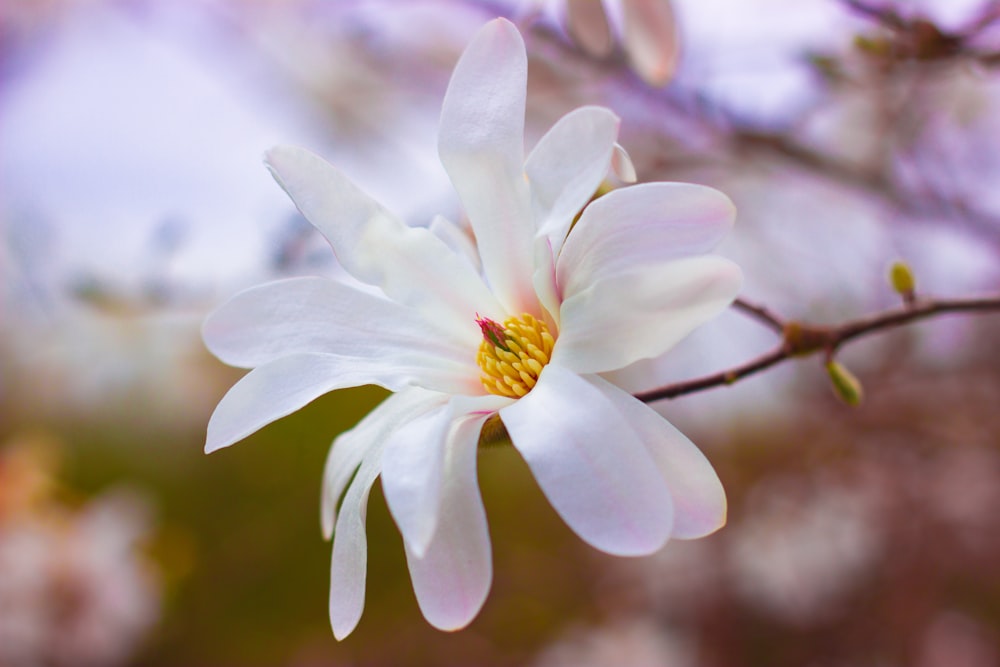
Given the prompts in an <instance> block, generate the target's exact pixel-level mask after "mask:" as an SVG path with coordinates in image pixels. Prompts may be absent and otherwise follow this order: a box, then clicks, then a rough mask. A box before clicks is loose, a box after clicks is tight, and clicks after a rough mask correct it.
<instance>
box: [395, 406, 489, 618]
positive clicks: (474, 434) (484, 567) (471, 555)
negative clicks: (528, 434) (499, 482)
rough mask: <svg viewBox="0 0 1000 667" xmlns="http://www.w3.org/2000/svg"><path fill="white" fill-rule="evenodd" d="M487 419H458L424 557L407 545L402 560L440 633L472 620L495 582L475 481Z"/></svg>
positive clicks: (483, 512) (450, 443)
mask: <svg viewBox="0 0 1000 667" xmlns="http://www.w3.org/2000/svg"><path fill="white" fill-rule="evenodd" d="M488 416H489V415H471V416H469V417H467V418H464V419H462V420H460V421H459V422H458V423H457V424H456V427H455V430H454V431H453V432H452V434H451V437H450V439H449V444H448V455H447V457H446V461H445V470H444V485H443V487H442V492H441V516H440V520H439V521H438V525H437V529H436V530H435V531H434V537H433V539H431V541H430V544H429V545H428V546H427V548H426V551H425V552H424V555H423V556H422V557H418V556H417V555H416V554H415V553H414V550H413V549H412V548H411V547H410V545H409V544H408V543H404V544H405V546H406V562H407V564H408V565H409V568H410V579H411V580H412V581H413V590H414V592H415V593H416V595H417V602H418V603H419V604H420V611H422V612H423V614H424V617H425V618H426V619H427V620H428V621H429V622H430V623H431V625H433V626H434V627H436V628H438V629H440V630H458V629H459V628H462V627H465V626H466V625H468V624H469V622H470V621H472V619H473V618H475V616H476V614H478V613H479V610H480V609H481V608H482V606H483V603H484V602H485V601H486V596H487V594H488V593H489V590H490V583H491V581H492V578H493V564H492V557H491V554H490V534H489V529H488V527H487V524H486V512H485V510H484V509H483V502H482V499H481V497H480V495H479V484H478V482H477V480H476V450H477V447H478V441H479V431H480V429H481V428H482V426H483V422H484V421H485V420H486V419H487V418H488Z"/></svg>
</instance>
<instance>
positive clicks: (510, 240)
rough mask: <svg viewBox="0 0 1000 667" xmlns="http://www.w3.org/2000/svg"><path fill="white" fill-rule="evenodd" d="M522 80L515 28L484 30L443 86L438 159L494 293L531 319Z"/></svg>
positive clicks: (499, 24) (524, 67)
mask: <svg viewBox="0 0 1000 667" xmlns="http://www.w3.org/2000/svg"><path fill="white" fill-rule="evenodd" d="M527 76H528V64H527V56H526V55H525V52H524V42H523V41H522V39H521V35H520V33H518V31H517V28H515V27H514V25H513V24H512V23H510V21H507V20H506V19H496V20H494V21H491V22H489V23H488V24H486V26H485V27H483V28H482V29H481V30H480V31H479V32H478V33H477V34H476V36H475V37H474V38H473V40H472V42H471V43H470V44H469V46H468V48H466V50H465V53H463V54H462V57H461V58H460V59H459V61H458V64H457V65H456V66H455V72H454V74H452V77H451V82H450V83H449V84H448V92H447V93H446V94H445V98H444V104H443V106H442V109H441V130H440V134H439V138H438V152H439V153H440V155H441V162H442V163H443V164H444V168H445V170H446V171H447V172H448V176H449V177H450V178H451V181H452V183H453V184H454V185H455V189H456V190H457V191H458V195H459V197H460V198H461V199H462V204H463V206H464V207H465V211H466V213H467V214H468V216H469V221H470V222H471V223H472V228H473V230H474V231H475V234H476V242H477V245H478V247H479V255H480V258H481V259H482V263H483V272H484V273H485V275H486V279H487V282H488V283H489V285H490V286H491V288H492V290H493V292H494V293H495V294H496V295H497V298H498V299H499V300H500V302H501V303H502V304H503V305H504V306H505V307H506V308H507V310H508V312H513V313H520V312H533V313H536V314H537V310H538V308H537V303H536V301H535V298H534V292H533V291H532V289H531V275H532V271H533V266H532V258H533V256H532V240H533V238H534V234H535V227H534V222H533V220H532V219H531V209H530V204H529V198H528V186H527V183H526V182H525V179H524V100H525V94H526V91H527ZM500 319H502V318H500Z"/></svg>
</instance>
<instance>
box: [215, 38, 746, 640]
mask: <svg viewBox="0 0 1000 667" xmlns="http://www.w3.org/2000/svg"><path fill="white" fill-rule="evenodd" d="M526 63H527V58H526V54H525V50H524V44H523V42H522V40H521V36H520V34H519V33H518V32H517V30H516V29H515V28H514V26H513V25H512V24H511V23H509V22H508V21H506V20H503V19H498V20H496V21H493V22H491V23H490V24H488V25H487V26H486V27H485V28H484V29H483V30H482V31H480V33H479V34H478V35H477V36H476V38H475V39H474V40H473V42H472V44H471V45H470V46H469V47H468V49H467V50H466V52H465V54H464V55H463V56H462V58H461V60H460V61H459V63H458V65H457V67H456V70H455V73H454V75H453V77H452V80H451V83H450V85H449V88H448V92H447V94H446V96H445V100H444V108H443V111H442V117H441V133H440V138H439V152H440V155H441V159H442V161H443V163H444V166H445V169H446V170H447V171H448V174H449V176H450V178H451V180H452V182H453V184H454V186H455V188H456V190H457V191H458V194H459V196H460V198H461V200H462V202H463V204H464V206H465V210H466V212H467V214H468V217H469V219H470V223H471V226H472V228H473V231H474V233H475V238H476V244H475V245H473V244H464V245H463V244H462V243H461V242H460V236H459V235H457V234H452V235H450V236H449V237H448V240H447V241H446V240H443V238H442V236H439V235H437V234H436V233H435V232H440V233H441V234H444V230H448V229H450V227H449V225H448V223H445V222H443V221H440V220H439V221H437V222H436V224H435V225H433V226H432V228H431V229H424V228H411V227H407V226H406V225H404V224H403V223H402V222H400V221H399V220H398V219H397V218H395V217H394V216H392V215H391V214H390V213H388V212H387V211H386V210H385V209H383V208H382V207H381V206H380V205H379V204H378V203H376V202H375V201H374V200H372V199H370V198H369V197H368V196H367V195H365V194H363V193H362V192H361V191H360V190H358V189H357V188H356V187H355V186H354V185H352V184H351V183H350V182H349V181H348V180H347V179H346V178H345V177H344V176H343V175H342V174H341V173H340V172H338V171H337V170H335V169H334V168H333V167H331V166H330V165H329V164H327V163H326V162H324V161H323V160H322V159H320V158H318V157H316V156H315V155H313V154H311V153H309V152H307V151H304V150H302V149H297V148H287V147H286V148H277V149H274V150H272V151H271V152H270V153H269V154H268V165H269V167H270V168H271V170H272V172H273V173H274V175H275V178H276V179H277V180H278V182H279V183H280V184H281V185H282V187H283V188H284V189H285V190H286V191H287V192H288V193H289V195H290V196H291V198H292V199H293V200H294V201H295V203H296V204H297V206H298V207H299V209H300V210H301V211H302V213H303V214H304V215H305V217H306V218H307V219H309V220H310V221H311V222H312V223H313V224H314V225H315V226H316V227H317V228H318V229H319V230H320V231H321V232H322V233H323V234H324V235H325V236H326V237H327V239H328V240H329V241H330V243H331V245H332V246H333V249H334V252H335V253H336V255H337V258H338V260H339V261H340V264H341V265H342V266H343V268H344V269H345V270H346V272H347V273H348V274H350V276H352V277H353V280H352V281H344V280H334V279H324V278H296V279H290V280H284V281H279V282H275V283H270V284H266V285H262V286H260V287H257V288H254V289H251V290H248V291H246V292H243V293H242V294H239V295H237V296H236V297H234V298H233V299H232V300H231V301H229V302H228V303H227V304H225V305H223V306H222V307H221V308H220V309H219V310H218V311H216V312H215V313H214V314H213V315H212V316H210V317H209V319H208V320H207V322H206V324H205V327H204V335H205V340H206V343H207V345H208V346H209V348H210V349H211V350H212V351H213V352H214V353H215V354H216V355H217V356H219V357H220V358H221V359H222V360H223V361H225V362H227V363H230V364H232V365H235V366H241V367H245V368H253V369H254V370H252V371H251V372H250V373H249V374H248V375H247V376H246V377H244V378H243V379H242V380H241V381H240V382H239V383H237V384H236V385H235V386H234V387H233V388H232V389H231V390H230V391H229V393H228V394H227V395H226V396H225V397H224V398H223V400H222V401H221V402H220V404H219V406H218V407H217V408H216V411H215V414H214V415H213V416H212V419H211V421H210V423H209V426H208V439H207V444H206V450H207V451H214V450H216V449H219V448H222V447H226V446H229V445H231V444H233V443H235V442H236V441H238V440H240V439H242V438H244V437H246V436H248V435H249V434H251V433H253V432H254V431H256V430H258V429H259V428H261V427H263V426H264V425H266V424H268V423H270V422H272V421H274V420H276V419H278V418H280V417H282V416H284V415H287V414H289V413H291V412H293V411H295V410H297V409H299V408H301V407H302V406H304V405H305V404H307V403H309V402H310V401H312V400H313V399H315V398H316V397H318V396H320V395H322V394H324V393H326V392H329V391H332V390H334V389H339V388H343V387H352V386H358V385H363V384H377V385H381V386H383V387H385V388H387V389H390V390H392V391H395V392H397V393H396V394H394V395H393V396H391V397H390V398H389V399H387V400H386V401H385V402H384V403H383V404H382V405H381V406H379V407H378V408H377V409H376V410H374V411H373V412H372V413H371V414H370V415H368V416H367V417H366V418H365V419H364V420H362V421H361V423H360V424H358V426H357V427H355V428H354V429H353V430H352V431H350V432H348V433H345V434H343V435H341V436H340V437H339V438H337V440H336V441H335V442H334V447H333V448H332V450H331V454H330V457H329V459H328V462H327V466H326V471H325V474H324V491H323V517H322V518H323V527H324V530H325V532H326V534H327V535H330V534H332V533H334V527H336V531H335V537H334V544H333V562H332V576H331V578H332V585H331V598H330V617H331V622H332V625H333V630H334V634H335V635H336V636H337V637H338V638H340V637H344V636H346V635H347V634H348V633H350V632H351V631H352V630H353V628H354V627H355V625H356V624H357V622H358V619H359V618H360V616H361V612H362V609H363V606H364V593H365V574H366V560H367V544H366V538H365V515H366V505H367V498H368V494H369V491H370V489H371V487H372V484H373V483H374V482H375V480H376V479H377V478H378V477H379V476H380V475H381V478H382V487H383V489H384V492H385V496H386V500H387V503H388V506H389V509H390V511H391V513H392V515H393V518H394V519H395V521H396V523H397V525H398V526H399V528H400V532H401V533H402V535H403V542H404V546H405V548H406V555H407V560H408V563H409V568H410V574H411V578H412V580H413V586H414V589H415V591H416V594H417V599H418V601H419V603H420V608H421V610H422V612H423V614H424V616H425V617H426V618H427V619H428V620H429V621H430V622H431V623H432V624H433V625H435V626H436V627H438V628H442V629H449V630H452V629H457V628H460V627H463V626H464V625H466V624H467V623H469V622H470V621H471V620H472V618H473V617H474V616H475V615H476V614H477V613H478V611H479V609H480V607H481V606H482V604H483V602H484V600H485V598H486V595H487V592H488V590H489V587H490V582H491V579H492V564H491V557H490V539H489V533H488V530H487V525H486V517H485V513H484V510H483V505H482V501H481V499H480V495H479V489H478V484H477V481H476V450H477V446H478V441H479V436H480V431H481V429H482V428H483V425H484V424H485V423H486V422H487V420H490V419H491V418H493V417H494V416H495V415H499V419H500V420H502V422H503V425H504V426H505V427H506V430H507V432H508V433H509V435H510V438H511V440H512V441H513V444H514V446H515V447H516V448H517V449H518V451H519V452H520V454H521V455H522V456H523V458H524V459H525V461H526V462H527V463H528V465H529V467H530V468H531V470H532V472H533V474H534V475H535V477H536V479H537V480H538V482H539V484H540V486H541V488H542V489H543V491H544V492H545V494H546V495H547V497H548V499H549V500H550V502H551V503H552V505H553V506H554V507H555V509H556V511H557V512H558V513H559V514H560V515H561V516H562V517H563V519H564V520H565V521H566V522H567V523H568V524H569V525H570V526H571V527H572V528H573V529H574V530H575V531H576V532H577V533H578V534H579V535H580V536H581V537H582V538H583V539H584V540H586V541H587V542H589V543H590V544H591V545H593V546H594V547H596V548H598V549H601V550H603V551H606V552H608V553H612V554H620V555H638V554H648V553H651V552H654V551H656V550H657V549H659V548H660V547H662V546H663V544H664V543H665V542H666V541H667V539H668V538H670V537H671V536H673V537H679V538H692V537H699V536H702V535H705V534H707V533H710V532H712V531H714V530H716V529H717V528H718V527H719V526H721V525H722V524H723V522H724V521H725V511H726V505H725V496H724V493H723V491H722V487H721V484H720V483H719V480H718V478H717V477H716V475H715V472H714V471H713V470H712V468H711V466H710V465H709V463H708V461H707V460H706V459H705V457H704V456H703V455H702V454H701V452H700V451H699V450H698V449H697V448H696V447H695V446H694V445H693V444H692V443H691V442H690V441H689V440H688V439H687V438H686V437H684V435H683V434H681V433H680V432H679V431H677V429H675V428H674V427H672V426H671V425H670V424H669V423H667V422H666V421H665V420H663V419H662V418H661V417H660V416H659V415H658V414H657V413H656V412H654V411H653V410H652V409H650V408H649V407H647V406H646V405H645V404H643V403H641V402H639V401H638V400H636V399H635V398H633V397H632V396H631V395H629V394H628V393H626V392H625V391H623V390H622V389H620V388H619V387H617V386H615V385H614V384H612V383H611V382H609V381H608V380H607V379H605V378H604V377H602V374H604V373H607V372H610V371H613V370H615V369H619V368H622V367H623V366H626V365H628V364H630V363H632V362H635V361H637V360H639V359H643V358H651V357H657V356H659V355H661V354H663V353H664V352H666V351H667V350H668V349H669V348H670V347H672V346H673V345H674V344H675V343H676V342H677V341H679V340H680V339H681V338H683V337H684V336H685V335H687V334H688V333H689V332H690V331H691V330H692V329H694V328H695V327H697V326H698V325H699V324H701V323H702V322H704V321H705V320H707V319H709V318H711V317H713V316H714V315H715V314H717V313H718V312H719V311H721V310H722V309H724V308H725V307H726V306H727V305H728V304H729V303H730V302H731V301H732V299H733V298H734V296H735V295H736V293H737V291H738V289H739V286H740V283H741V274H740V271H739V269H738V268H737V267H736V266H735V265H734V264H733V263H732V262H730V261H728V260H725V259H722V258H720V257H716V256H712V255H707V254H706V253H707V252H708V251H710V250H711V249H712V248H713V247H714V246H715V245H716V244H717V243H718V241H719V240H720V239H721V237H722V236H723V235H724V234H725V233H726V232H727V231H728V230H729V228H730V226H731V224H732V221H733V215H734V210H733V207H732V204H731V203H730V201H729V200H728V198H726V197H725V196H724V195H722V194H721V193H719V192H717V191H715V190H712V189H710V188H705V187H701V186H695V185H688V184H681V183H649V184H644V185H637V186H634V187H628V188H623V189H620V190H616V191H613V192H611V193H609V194H607V195H605V196H603V197H601V198H599V199H597V200H596V201H594V202H593V203H591V204H590V205H589V206H587V203H588V201H589V200H590V198H591V197H592V196H593V195H594V193H595V191H596V190H597V188H598V186H599V185H600V183H601V181H602V179H603V178H604V177H605V175H606V174H607V172H608V169H609V167H610V166H611V165H612V162H613V161H614V159H615V156H616V155H617V156H618V158H619V159H620V158H621V156H622V154H621V153H620V149H618V147H617V145H616V138H617V130H618V118H617V117H616V116H615V115H614V114H612V113H611V112H610V111H609V110H607V109H603V108H599V107H583V108H580V109H577V110H575V111H573V112H571V113H570V114H568V115H566V116H565V117H564V118H562V119H561V120H560V121H559V122H558V123H556V125H555V126H554V127H553V128H552V129H551V130H550V131H549V132H548V133H547V134H546V135H545V136H544V137H543V138H542V139H541V140H540V142H539V143H538V145H537V146H536V147H535V149H534V150H533V151H532V152H531V154H530V155H529V156H528V157H527V159H525V157H524V151H523V125H524V103H525V95H526V80H527V64H526ZM584 206H586V208H585V209H584V210H583V213H582V214H581V215H580V216H579V219H578V220H577V219H576V217H577V214H578V213H579V212H580V210H581V209H583V208H584ZM574 220H576V222H575V225H574ZM571 226H572V227H573V233H572V234H571V235H569V236H567V234H568V233H569V230H570V227H571ZM463 247H464V248H465V249H466V250H464V251H463V250H461V249H462V248H463ZM355 471H357V472H356V474H355ZM345 489H346V494H345V495H344V499H343V502H342V504H341V506H340V509H339V512H338V511H337V503H338V499H339V498H340V496H341V495H342V494H343V493H344V491H345Z"/></svg>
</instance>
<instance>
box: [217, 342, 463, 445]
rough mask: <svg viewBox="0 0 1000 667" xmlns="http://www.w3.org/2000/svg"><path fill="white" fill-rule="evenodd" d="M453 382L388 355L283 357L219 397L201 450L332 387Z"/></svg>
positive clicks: (448, 385) (449, 385)
mask: <svg viewBox="0 0 1000 667" xmlns="http://www.w3.org/2000/svg"><path fill="white" fill-rule="evenodd" d="M453 382H454V377H453V375H452V374H451V373H450V372H443V373H442V374H441V375H440V376H434V375H432V374H430V373H428V371H427V369H426V368H413V367H411V366H399V365H397V364H396V362H395V361H394V360H393V359H392V358H391V355H387V356H386V358H384V359H375V360H366V361H364V362H360V361H359V360H357V359H348V358H344V357H338V356H335V355H331V354H297V355H292V356H288V357H283V358H281V359H278V360H277V361H273V362H271V363H269V364H265V365H263V366H260V367H258V368H255V369H254V370H252V371H250V372H249V373H247V374H246V375H245V376H243V378H242V379H240V381H239V382H237V383H236V384H235V385H233V387H232V388H231V389H230V390H229V391H228V392H227V393H226V395H225V396H223V397H222V400H221V401H219V405H218V406H216V408H215V412H213V413H212V417H211V419H209V422H208V437H207V440H206V442H205V452H206V453H211V452H214V451H216V450H218V449H222V448H223V447H228V446H229V445H232V444H233V443H235V442H238V441H239V440H242V439H243V438H245V437H247V436H248V435H250V434H251V433H254V432H255V431H258V430H259V429H261V428H263V427H264V426H266V425H268V424H270V423H271V422H273V421H276V420H278V419H280V418H282V417H284V416H286V415H289V414H291V413H293V412H295V411H296V410H298V409H300V408H302V407H303V406H305V405H307V404H309V403H311V402H312V401H314V400H316V399H317V398H319V397H320V396H322V395H323V394H325V393H327V392H330V391H333V390H334V389H343V388H344V387H358V386H361V385H364V384H377V385H379V386H382V387H385V388H386V389H390V390H393V391H398V390H400V389H403V388H405V387H410V386H422V387H425V388H435V389H437V388H439V387H440V388H441V391H446V392H447V393H453V392H455V391H458V390H460V389H462V388H463V387H459V386H455V385H454V384H453Z"/></svg>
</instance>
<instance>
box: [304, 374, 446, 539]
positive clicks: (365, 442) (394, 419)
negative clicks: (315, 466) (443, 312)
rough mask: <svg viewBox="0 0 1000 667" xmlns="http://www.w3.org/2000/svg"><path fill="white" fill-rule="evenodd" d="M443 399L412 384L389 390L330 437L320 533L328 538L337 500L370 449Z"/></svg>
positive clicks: (333, 521) (324, 476) (325, 467)
mask: <svg viewBox="0 0 1000 667" xmlns="http://www.w3.org/2000/svg"><path fill="white" fill-rule="evenodd" d="M432 400H439V401H443V400H445V399H444V397H443V396H441V395H435V394H434V393H433V392H428V391H426V390H423V389H420V388H418V387H411V388H409V389H404V390H403V391H400V392H397V393H395V394H392V395H391V396H389V397H388V398H387V399H385V400H384V401H382V403H380V404H379V406H378V407H376V408H375V409H374V410H372V411H371V412H369V413H368V414H367V415H366V416H365V417H364V418H363V419H362V420H361V421H360V422H358V423H357V425H356V426H355V427H354V428H352V429H351V430H349V431H345V432H344V433H341V434H340V435H339V436H337V438H336V439H335V440H334V441H333V446H331V447H330V453H329V454H328V455H327V458H326V465H325V466H324V468H323V490H322V493H321V500H320V523H321V526H322V528H323V537H325V538H326V539H330V537H331V536H332V535H333V526H334V523H335V522H336V520H337V502H338V501H339V500H340V496H341V494H343V492H344V489H346V488H347V483H348V482H350V481H351V478H352V477H353V476H354V473H355V472H356V471H357V467H358V464H359V463H361V459H362V458H364V457H365V456H366V455H367V454H368V452H369V450H370V449H371V448H372V447H374V446H375V445H376V443H379V442H381V441H383V440H384V439H385V437H386V435H387V434H389V433H392V432H393V431H394V430H395V429H397V428H399V426H400V425H401V424H404V423H406V422H408V421H409V420H411V419H413V418H414V416H416V415H417V414H420V413H422V412H425V411H426V410H427V407H426V406H427V404H428V402H430V401H432Z"/></svg>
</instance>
